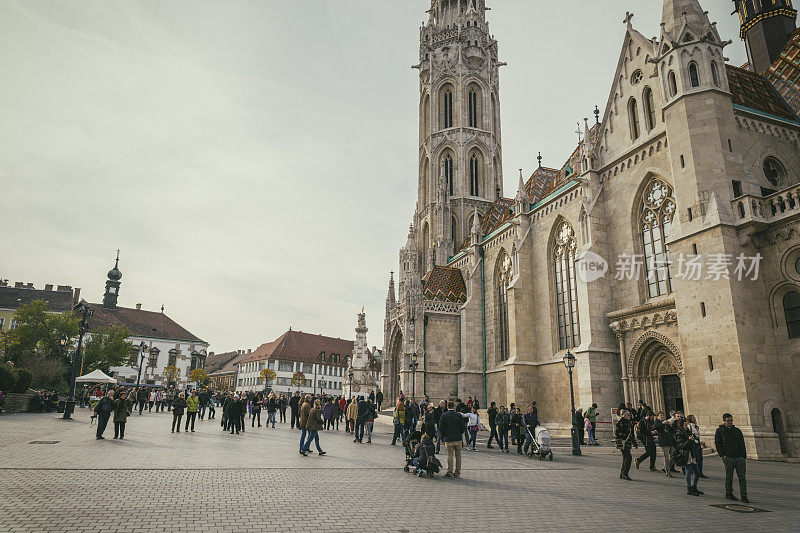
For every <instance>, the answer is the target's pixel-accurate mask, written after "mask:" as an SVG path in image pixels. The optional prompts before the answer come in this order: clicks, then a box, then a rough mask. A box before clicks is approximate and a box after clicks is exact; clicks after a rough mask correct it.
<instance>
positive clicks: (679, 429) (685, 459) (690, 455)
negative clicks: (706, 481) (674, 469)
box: [675, 419, 703, 496]
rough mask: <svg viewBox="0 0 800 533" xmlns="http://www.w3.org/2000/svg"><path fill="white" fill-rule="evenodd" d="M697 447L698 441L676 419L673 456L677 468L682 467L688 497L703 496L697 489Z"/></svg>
mask: <svg viewBox="0 0 800 533" xmlns="http://www.w3.org/2000/svg"><path fill="white" fill-rule="evenodd" d="M699 447H700V440H699V439H695V436H694V434H693V433H692V431H691V430H690V429H689V428H688V426H687V425H686V422H685V421H684V420H683V419H678V420H677V421H676V423H675V455H676V457H677V458H678V461H679V462H678V466H682V467H683V469H684V472H685V474H686V494H688V495H689V496H700V495H702V494H703V493H702V492H700V490H698V488H697V482H698V481H699V479H700V470H699V469H698V468H697V449H698V448H699Z"/></svg>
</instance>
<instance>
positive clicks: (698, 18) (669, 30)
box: [661, 0, 711, 43]
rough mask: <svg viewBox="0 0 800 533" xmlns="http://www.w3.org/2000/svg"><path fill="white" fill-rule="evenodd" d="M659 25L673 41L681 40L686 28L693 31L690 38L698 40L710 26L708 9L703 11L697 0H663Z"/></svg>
mask: <svg viewBox="0 0 800 533" xmlns="http://www.w3.org/2000/svg"><path fill="white" fill-rule="evenodd" d="M661 25H662V26H663V28H664V33H665V34H666V35H667V36H668V37H669V38H670V39H671V40H672V41H673V42H675V43H677V42H680V41H681V40H682V38H683V37H684V34H685V32H686V31H687V30H688V31H690V32H693V35H692V37H693V39H692V40H698V39H700V38H701V37H703V36H704V35H705V34H706V33H707V31H708V30H709V29H710V26H711V24H710V22H709V21H708V11H703V8H702V7H701V6H700V2H699V1H698V0H664V7H663V10H662V15H661ZM698 34H699V35H698Z"/></svg>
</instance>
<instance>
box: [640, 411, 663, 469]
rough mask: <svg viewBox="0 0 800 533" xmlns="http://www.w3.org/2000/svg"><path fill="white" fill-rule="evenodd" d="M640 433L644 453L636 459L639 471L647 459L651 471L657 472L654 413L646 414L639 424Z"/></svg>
mask: <svg viewBox="0 0 800 533" xmlns="http://www.w3.org/2000/svg"><path fill="white" fill-rule="evenodd" d="M637 426H638V428H639V429H638V431H639V440H640V441H642V445H643V446H644V453H643V454H642V455H640V456H639V457H637V458H636V461H635V464H636V468H637V470H638V468H639V465H640V464H642V463H643V462H644V460H645V459H647V458H650V471H651V472H657V471H658V469H657V468H656V440H655V435H656V431H655V430H654V429H653V413H652V411H650V412H648V413H646V414H645V416H644V417H642V419H641V420H639V423H638V424H637Z"/></svg>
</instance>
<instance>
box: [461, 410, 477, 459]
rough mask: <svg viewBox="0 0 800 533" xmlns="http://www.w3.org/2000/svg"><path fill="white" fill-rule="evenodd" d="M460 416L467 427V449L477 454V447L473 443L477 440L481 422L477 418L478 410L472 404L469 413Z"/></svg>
mask: <svg viewBox="0 0 800 533" xmlns="http://www.w3.org/2000/svg"><path fill="white" fill-rule="evenodd" d="M462 416H463V417H464V420H465V423H466V425H467V435H468V436H467V449H468V450H472V451H473V452H477V451H478V447H477V446H476V445H475V443H476V440H477V438H478V431H479V430H480V428H481V421H480V419H479V418H478V409H477V408H476V407H475V404H474V402H473V404H472V406H471V407H470V412H469V413H466V414H464V415H462Z"/></svg>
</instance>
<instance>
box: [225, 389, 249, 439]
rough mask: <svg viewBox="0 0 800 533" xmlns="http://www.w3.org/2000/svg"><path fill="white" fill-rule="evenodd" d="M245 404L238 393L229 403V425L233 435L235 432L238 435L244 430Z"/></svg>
mask: <svg viewBox="0 0 800 533" xmlns="http://www.w3.org/2000/svg"><path fill="white" fill-rule="evenodd" d="M244 412H245V406H244V401H243V400H242V398H241V397H240V396H239V395H238V394H234V395H233V398H231V402H230V404H229V405H228V427H229V428H230V430H231V435H233V434H234V432H235V433H236V434H237V435H238V434H239V432H240V431H244V427H243V426H244V424H243V423H242V422H243V420H244Z"/></svg>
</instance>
